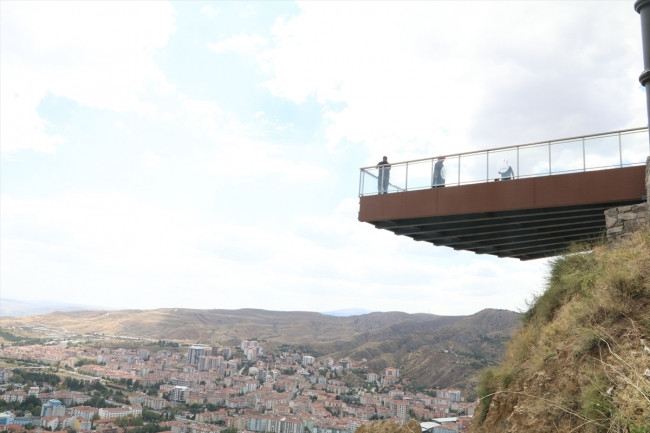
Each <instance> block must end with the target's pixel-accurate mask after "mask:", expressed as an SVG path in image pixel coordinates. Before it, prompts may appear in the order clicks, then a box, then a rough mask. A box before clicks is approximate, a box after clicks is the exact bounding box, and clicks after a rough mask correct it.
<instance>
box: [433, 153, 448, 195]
mask: <svg viewBox="0 0 650 433" xmlns="http://www.w3.org/2000/svg"><path fill="white" fill-rule="evenodd" d="M444 163H445V157H444V156H441V157H440V158H438V161H436V163H435V164H434V166H433V183H432V184H431V186H432V187H433V188H439V187H443V186H445V167H444Z"/></svg>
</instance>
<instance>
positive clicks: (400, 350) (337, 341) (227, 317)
mask: <svg viewBox="0 0 650 433" xmlns="http://www.w3.org/2000/svg"><path fill="white" fill-rule="evenodd" d="M0 326H2V327H3V328H5V329H9V328H11V327H22V328H23V329H24V328H25V327H29V328H31V329H34V328H39V329H42V328H47V329H51V330H53V331H56V332H67V333H71V334H103V335H107V336H115V337H128V338H144V339H151V340H161V339H164V340H168V341H169V340H174V341H178V342H181V343H186V344H192V343H204V344H211V345H238V344H239V342H240V341H241V340H244V339H258V340H260V341H263V342H264V343H265V345H266V346H267V347H268V348H269V350H273V349H274V348H277V347H279V346H280V345H287V344H288V345H292V346H294V347H296V348H298V347H299V348H300V349H302V350H304V351H307V352H310V353H311V354H312V355H314V356H317V357H332V358H334V359H336V360H339V359H343V358H346V359H349V360H352V361H360V360H362V359H365V360H366V362H365V365H366V366H367V367H368V368H370V369H371V370H373V371H377V372H381V370H382V369H383V368H385V367H388V366H394V367H398V368H400V370H401V373H402V376H403V377H405V378H408V379H410V380H411V381H412V382H414V383H416V384H418V385H419V386H422V387H427V388H428V387H451V386H453V387H458V388H460V389H462V390H464V391H468V390H472V389H473V387H474V385H473V384H475V381H476V376H477V373H478V371H479V369H480V368H482V367H485V366H488V365H493V364H495V363H496V362H498V361H499V360H500V357H501V354H502V352H503V350H504V342H505V341H506V340H507V339H508V338H509V337H510V336H511V335H512V334H513V333H514V331H515V330H516V329H517V328H518V326H519V314H517V313H514V312H511V311H506V310H492V309H488V310H483V311H481V312H479V313H476V314H474V315H471V316H437V315H431V314H407V313H401V312H381V313H380V312H375V313H369V314H361V315H356V316H349V317H335V316H329V315H325V314H320V313H313V312H301V311H292V312H286V311H267V310H257V309H241V310H217V309H214V310H196V309H181V308H172V309H156V310H119V311H71V312H53V313H49V314H44V315H35V316H24V317H5V318H2V319H0Z"/></svg>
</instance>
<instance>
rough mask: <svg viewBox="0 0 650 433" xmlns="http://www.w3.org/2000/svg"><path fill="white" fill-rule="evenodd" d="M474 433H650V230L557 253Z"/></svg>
mask: <svg viewBox="0 0 650 433" xmlns="http://www.w3.org/2000/svg"><path fill="white" fill-rule="evenodd" d="M479 396H481V397H482V400H481V406H480V407H479V410H478V411H477V414H476V415H475V417H474V420H473V424H472V427H471V429H470V432H473V433H487V432H490V433H497V432H522V433H523V432H573V433H579V432H627V433H641V432H650V230H643V231H640V232H638V233H637V234H636V235H634V236H633V237H631V238H629V239H627V240H626V241H625V242H623V243H622V244H620V245H617V246H611V245H609V246H602V247H599V248H597V249H595V250H594V251H593V252H588V253H575V254H571V255H566V256H563V257H560V258H558V259H556V260H555V261H554V263H553V266H552V270H551V273H550V275H549V278H548V286H547V289H546V291H545V292H544V293H543V294H542V295H540V296H539V297H538V298H537V299H536V300H535V301H534V303H533V305H532V306H531V308H530V310H529V311H528V312H527V313H526V314H525V315H524V325H523V327H522V328H521V330H520V331H519V332H518V333H517V334H516V335H515V337H514V338H513V339H512V340H511V341H510V342H509V343H508V348H507V351H506V354H505V356H504V361H503V363H502V364H501V365H500V366H499V367H497V368H492V369H489V370H486V371H484V372H483V374H482V376H481V379H480V383H479Z"/></svg>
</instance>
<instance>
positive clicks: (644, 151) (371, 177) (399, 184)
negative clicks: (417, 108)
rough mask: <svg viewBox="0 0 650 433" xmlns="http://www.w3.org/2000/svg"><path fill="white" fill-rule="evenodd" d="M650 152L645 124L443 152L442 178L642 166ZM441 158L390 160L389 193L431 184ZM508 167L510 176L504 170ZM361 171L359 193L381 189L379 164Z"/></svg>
mask: <svg viewBox="0 0 650 433" xmlns="http://www.w3.org/2000/svg"><path fill="white" fill-rule="evenodd" d="M648 155H650V141H649V140H648V127H642V128H633V129H624V130H620V131H612V132H604V133H601V134H592V135H583V136H580V137H570V138H562V139H558V140H550V141H540V142H537V143H529V144H521V145H517V146H508V147H499V148H495V149H488V150H480V151H475V152H467V153H458V154H452V155H445V156H444V161H443V165H442V177H443V178H444V185H445V186H458V185H466V184H472V183H484V182H494V181H499V180H504V179H507V178H512V179H521V178H527V177H537V176H551V175H557V174H565V173H576V172H582V171H591V170H603V169H610V168H621V167H627V166H633V165H642V164H645V163H646V158H647V157H648ZM441 159H443V157H442V156H438V157H433V158H424V159H416V160H412V161H403V162H397V163H391V164H390V178H389V180H390V182H389V185H388V192H389V193H390V192H404V191H412V190H418V189H425V188H432V187H433V186H434V175H435V174H436V172H437V171H438V170H437V169H436V162H438V161H439V160H441ZM439 165H440V164H439ZM508 167H511V168H512V177H508V176H506V175H504V174H503V173H505V172H506V171H507V169H508ZM360 170H361V173H360V179H359V196H360V197H362V196H365V195H375V194H377V193H378V180H379V179H378V176H379V175H380V173H379V168H378V167H377V166H371V167H362V168H361V169H360Z"/></svg>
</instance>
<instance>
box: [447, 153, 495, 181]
mask: <svg viewBox="0 0 650 433" xmlns="http://www.w3.org/2000/svg"><path fill="white" fill-rule="evenodd" d="M455 159H456V160H457V161H458V164H459V165H460V173H453V174H455V175H456V177H457V178H458V177H459V176H460V177H459V181H456V182H454V183H456V184H460V185H464V184H468V183H478V182H487V180H488V174H487V153H486V152H480V153H470V154H464V155H459V156H458V157H457V158H455ZM448 170H449V169H448Z"/></svg>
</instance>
